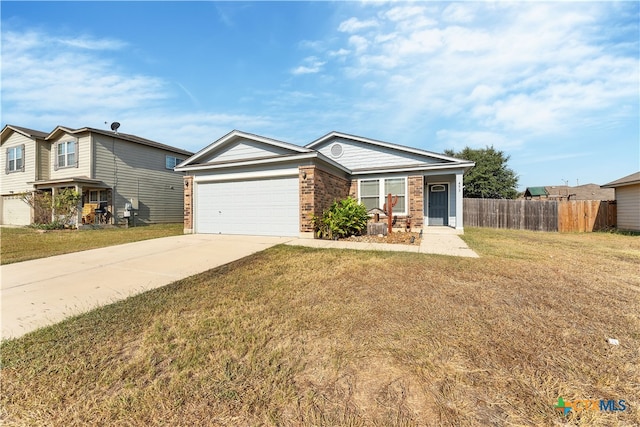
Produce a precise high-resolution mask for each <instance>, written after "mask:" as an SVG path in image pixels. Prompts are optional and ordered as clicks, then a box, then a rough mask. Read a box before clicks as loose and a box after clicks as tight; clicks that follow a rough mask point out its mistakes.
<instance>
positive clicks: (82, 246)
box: [0, 224, 183, 264]
mask: <svg viewBox="0 0 640 427" xmlns="http://www.w3.org/2000/svg"><path fill="white" fill-rule="evenodd" d="M182 233H183V225H182V224H154V225H145V226H140V227H131V228H116V227H114V228H104V229H93V230H54V231H47V232H40V231H38V230H34V229H32V228H27V227H21V228H10V227H2V228H0V254H1V255H2V256H1V257H0V264H11V263H14V262H21V261H27V260H30V259H37V258H45V257H48V256H53V255H61V254H66V253H71V252H78V251H84V250H87V249H95V248H102V247H105V246H112V245H120V244H123V243H131V242H136V241H139V240H147V239H156V238H158V237H169V236H177V235H180V234H182Z"/></svg>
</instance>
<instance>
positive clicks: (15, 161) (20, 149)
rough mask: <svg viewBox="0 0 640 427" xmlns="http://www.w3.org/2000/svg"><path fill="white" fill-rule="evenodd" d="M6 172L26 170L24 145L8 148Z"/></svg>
mask: <svg viewBox="0 0 640 427" xmlns="http://www.w3.org/2000/svg"><path fill="white" fill-rule="evenodd" d="M6 172H7V173H11V172H24V145H18V146H17V147H10V148H7V169H6Z"/></svg>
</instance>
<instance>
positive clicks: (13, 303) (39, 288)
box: [0, 234, 291, 338]
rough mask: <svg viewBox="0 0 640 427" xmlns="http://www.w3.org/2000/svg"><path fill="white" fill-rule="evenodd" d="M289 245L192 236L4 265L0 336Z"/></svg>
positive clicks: (280, 239) (0, 270) (17, 334)
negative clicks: (269, 249) (278, 245)
mask: <svg viewBox="0 0 640 427" xmlns="http://www.w3.org/2000/svg"><path fill="white" fill-rule="evenodd" d="M290 240H291V238H290V237H288V238H285V237H262V236H260V237H258V236H223V235H206V234H192V235H184V236H175V237H165V238H161V239H153V240H145V241H141V242H135V243H128V244H124V245H118V246H110V247H107V248H101V249H92V250H88V251H83V252H76V253H72V254H66V255H57V256H52V257H49V258H43V259H37V260H33V261H25V262H20V263H15V264H8V265H3V266H0V279H1V290H0V301H2V315H1V319H2V332H1V335H0V336H1V337H2V338H17V337H20V336H22V335H24V334H26V333H28V332H31V331H33V330H35V329H38V328H40V327H43V326H47V325H51V324H54V323H57V322H59V321H61V320H63V319H65V318H66V317H69V316H72V315H76V314H80V313H83V312H86V311H89V310H91V309H93V308H96V307H98V306H101V305H105V304H109V303H113V302H115V301H118V300H122V299H125V298H127V297H129V296H132V295H135V294H138V293H141V292H144V291H147V290H149V289H154V288H158V287H161V286H164V285H167V284H169V283H172V282H174V281H176V280H180V279H183V278H185V277H188V276H192V275H194V274H197V273H201V272H203V271H207V270H209V269H211V268H215V267H218V266H220V265H223V264H226V263H229V262H231V261H234V260H237V259H240V258H243V257H246V256H248V255H250V254H253V253H255V252H259V251H262V250H264V249H267V248H269V247H271V246H274V245H277V244H279V243H284V242H287V241H290Z"/></svg>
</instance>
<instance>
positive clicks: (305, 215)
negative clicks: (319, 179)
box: [298, 166, 316, 233]
mask: <svg viewBox="0 0 640 427" xmlns="http://www.w3.org/2000/svg"><path fill="white" fill-rule="evenodd" d="M315 172H316V167H315V166H300V167H299V168H298V180H299V183H300V184H299V186H300V232H301V233H313V222H312V220H311V219H312V217H313V214H314V205H315V204H314V193H315V191H314V185H315Z"/></svg>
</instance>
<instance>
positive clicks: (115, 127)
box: [111, 122, 120, 132]
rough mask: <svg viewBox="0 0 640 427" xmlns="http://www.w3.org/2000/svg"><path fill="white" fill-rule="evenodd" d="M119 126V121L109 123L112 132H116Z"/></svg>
mask: <svg viewBox="0 0 640 427" xmlns="http://www.w3.org/2000/svg"><path fill="white" fill-rule="evenodd" d="M119 127H120V123H118V122H113V123H111V130H112V131H114V132H118V128H119Z"/></svg>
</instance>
